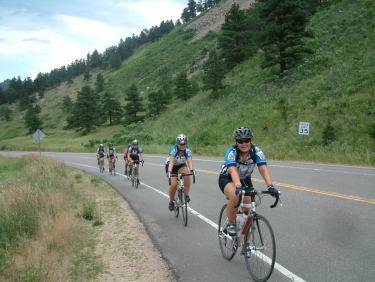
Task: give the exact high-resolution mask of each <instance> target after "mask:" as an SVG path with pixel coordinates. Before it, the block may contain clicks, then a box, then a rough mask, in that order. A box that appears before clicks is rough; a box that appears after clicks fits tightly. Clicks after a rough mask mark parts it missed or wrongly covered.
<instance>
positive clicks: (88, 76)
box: [83, 70, 92, 81]
mask: <svg viewBox="0 0 375 282" xmlns="http://www.w3.org/2000/svg"><path fill="white" fill-rule="evenodd" d="M91 77H92V74H91V73H90V71H88V70H86V71H85V73H84V75H83V80H84V81H89V80H90V79H91Z"/></svg>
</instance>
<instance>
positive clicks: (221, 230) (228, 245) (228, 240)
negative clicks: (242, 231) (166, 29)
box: [218, 204, 237, 260]
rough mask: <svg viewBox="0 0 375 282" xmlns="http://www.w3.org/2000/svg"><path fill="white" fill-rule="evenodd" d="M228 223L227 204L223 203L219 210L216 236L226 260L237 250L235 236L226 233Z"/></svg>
mask: <svg viewBox="0 0 375 282" xmlns="http://www.w3.org/2000/svg"><path fill="white" fill-rule="evenodd" d="M227 224H228V217H227V204H225V205H224V206H223V207H222V208H221V211H220V216H219V224H218V237H219V245H220V250H221V253H222V255H223V257H224V258H225V259H226V260H231V259H232V258H233V257H234V255H235V254H236V252H237V236H236V235H235V236H233V237H231V236H229V235H227V233H226V226H227Z"/></svg>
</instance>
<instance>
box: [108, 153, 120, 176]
mask: <svg viewBox="0 0 375 282" xmlns="http://www.w3.org/2000/svg"><path fill="white" fill-rule="evenodd" d="M116 159H117V160H118V158H117V156H116ZM112 171H113V176H116V165H115V162H114V156H113V157H111V161H110V165H109V173H110V174H111V175H112Z"/></svg>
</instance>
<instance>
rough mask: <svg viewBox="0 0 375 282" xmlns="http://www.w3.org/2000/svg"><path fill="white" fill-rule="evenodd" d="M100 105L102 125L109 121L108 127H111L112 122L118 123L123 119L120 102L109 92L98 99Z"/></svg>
mask: <svg viewBox="0 0 375 282" xmlns="http://www.w3.org/2000/svg"><path fill="white" fill-rule="evenodd" d="M100 105H101V116H100V117H101V122H102V123H105V122H106V121H107V120H108V119H109V125H112V124H113V122H114V121H117V122H118V121H120V119H121V118H122V117H123V110H122V108H121V105H120V102H119V101H118V99H116V98H115V96H114V95H113V94H111V93H110V92H109V91H106V92H105V93H104V95H103V97H102V98H101V99H100Z"/></svg>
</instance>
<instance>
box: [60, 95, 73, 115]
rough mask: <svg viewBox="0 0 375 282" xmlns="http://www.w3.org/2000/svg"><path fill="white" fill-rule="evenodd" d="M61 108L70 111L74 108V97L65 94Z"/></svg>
mask: <svg viewBox="0 0 375 282" xmlns="http://www.w3.org/2000/svg"><path fill="white" fill-rule="evenodd" d="M61 108H62V109H63V110H65V111H66V112H68V113H69V112H70V111H71V110H72V108H73V101H72V98H70V97H69V96H68V95H65V96H64V98H63V102H62V106H61Z"/></svg>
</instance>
